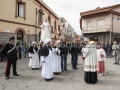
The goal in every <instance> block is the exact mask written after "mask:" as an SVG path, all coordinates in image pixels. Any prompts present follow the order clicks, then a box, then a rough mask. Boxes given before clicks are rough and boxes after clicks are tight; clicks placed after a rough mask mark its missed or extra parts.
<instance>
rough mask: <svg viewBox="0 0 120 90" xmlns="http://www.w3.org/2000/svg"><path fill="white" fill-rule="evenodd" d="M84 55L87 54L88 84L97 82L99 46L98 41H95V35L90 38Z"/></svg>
mask: <svg viewBox="0 0 120 90" xmlns="http://www.w3.org/2000/svg"><path fill="white" fill-rule="evenodd" d="M84 55H85V65H84V71H85V76H84V80H85V82H86V83H88V84H90V83H92V84H95V83H96V82H97V81H98V79H97V71H98V68H97V63H98V61H97V47H96V43H95V42H94V41H93V37H89V38H88V44H87V45H86V48H85V49H84Z"/></svg>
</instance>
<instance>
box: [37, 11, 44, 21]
mask: <svg viewBox="0 0 120 90" xmlns="http://www.w3.org/2000/svg"><path fill="white" fill-rule="evenodd" d="M38 20H39V22H40V23H42V22H43V15H42V14H41V11H39V15H38Z"/></svg>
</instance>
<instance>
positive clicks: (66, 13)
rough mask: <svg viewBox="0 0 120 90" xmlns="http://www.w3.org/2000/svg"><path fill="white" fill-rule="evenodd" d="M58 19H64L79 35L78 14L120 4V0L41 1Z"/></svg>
mask: <svg viewBox="0 0 120 90" xmlns="http://www.w3.org/2000/svg"><path fill="white" fill-rule="evenodd" d="M42 1H44V2H45V3H46V4H47V5H48V6H49V7H50V8H51V9H52V10H53V11H54V12H55V13H56V14H57V15H58V16H59V17H64V18H65V19H66V20H67V21H68V22H69V23H70V24H71V26H72V27H73V28H74V30H75V32H77V33H78V34H81V30H80V24H79V19H80V12H83V11H87V10H91V9H95V8H96V7H106V6H110V5H114V4H120V0H42Z"/></svg>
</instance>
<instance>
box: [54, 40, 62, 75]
mask: <svg viewBox="0 0 120 90" xmlns="http://www.w3.org/2000/svg"><path fill="white" fill-rule="evenodd" d="M59 47H60V40H57V42H56V43H55V47H54V55H53V72H54V74H55V75H58V74H60V72H61V51H60V49H59Z"/></svg>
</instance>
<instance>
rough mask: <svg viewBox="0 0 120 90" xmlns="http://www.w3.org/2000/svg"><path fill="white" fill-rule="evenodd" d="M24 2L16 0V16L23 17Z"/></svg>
mask: <svg viewBox="0 0 120 90" xmlns="http://www.w3.org/2000/svg"><path fill="white" fill-rule="evenodd" d="M24 10H25V9H24V4H23V3H19V2H18V7H17V16H18V17H24Z"/></svg>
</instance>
